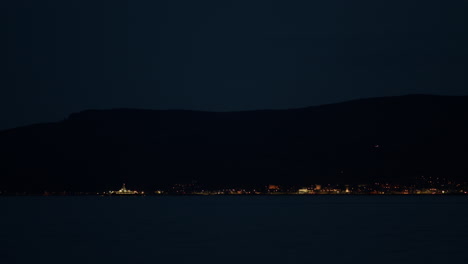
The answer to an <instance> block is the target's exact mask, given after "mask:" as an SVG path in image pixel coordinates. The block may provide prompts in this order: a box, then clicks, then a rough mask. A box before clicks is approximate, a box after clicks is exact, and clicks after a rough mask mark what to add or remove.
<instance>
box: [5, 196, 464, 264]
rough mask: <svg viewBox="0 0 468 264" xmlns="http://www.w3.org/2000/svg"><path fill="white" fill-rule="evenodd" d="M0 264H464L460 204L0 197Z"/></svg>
mask: <svg viewBox="0 0 468 264" xmlns="http://www.w3.org/2000/svg"><path fill="white" fill-rule="evenodd" d="M0 208H1V213H0V214H1V218H0V225H1V229H0V263H5V264H9V263H468V197H460V196H459V197H455V196H209V197H197V196H192V197H167V196H166V197H0Z"/></svg>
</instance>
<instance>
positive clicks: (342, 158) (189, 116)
mask: <svg viewBox="0 0 468 264" xmlns="http://www.w3.org/2000/svg"><path fill="white" fill-rule="evenodd" d="M467 132H468V96H460V97H451V96H431V95H408V96H399V97H384V98H370V99H360V100H354V101H349V102H344V103H338V104H329V105H322V106H316V107H308V108H299V109H290V110H259V111H243V112H201V111H183V110H138V109H113V110H87V111H83V112H80V113H75V114H72V115H70V116H69V118H67V119H66V120H63V121H61V122H57V123H48V124H38V125H32V126H27V127H20V128H16V129H10V130H6V131H2V132H0V146H1V148H0V159H1V161H0V190H4V191H25V192H42V191H44V190H48V191H63V190H66V191H102V190H107V189H109V188H116V187H118V186H119V185H120V184H121V183H122V182H127V183H128V184H130V185H131V186H134V187H135V188H142V189H147V190H153V189H155V188H157V187H161V186H165V185H170V184H174V183H184V182H191V181H193V180H196V181H198V182H200V183H203V184H205V185H212V186H223V185H250V186H252V185H264V184H268V183H278V184H313V183H369V182H373V181H376V180H378V181H390V182H407V181H411V180H412V179H414V178H415V177H418V176H422V175H424V176H435V177H446V178H450V179H454V180H459V181H465V180H468V165H467V164H468V163H467V162H466V161H467V160H468V159H467V158H468V138H467V135H468V133H467Z"/></svg>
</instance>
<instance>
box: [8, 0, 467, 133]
mask: <svg viewBox="0 0 468 264" xmlns="http://www.w3.org/2000/svg"><path fill="white" fill-rule="evenodd" d="M467 11H468V1H462V0H459V1H447V0H437V1H436V0H424V1H420V0H417V1H411V0H366V1H359V0H357V1H350V0H326V1H294V0H288V1H279V0H275V1H266V0H262V1H254V0H236V1H230V0H222V1H220V0H213V1H204V0H199V1H194V0H171V1H160V0H154V1H150V0H147V1H138V0H131V1H130V0H128V1H121V0H112V1H109V0H105V1H97V0H52V1H51V0H42V1H37V0H28V1H26V0H2V1H1V3H0V12H1V15H0V16H1V23H0V29H1V33H2V41H1V44H0V48H1V52H0V54H1V57H0V67H1V69H0V70H1V75H2V76H0V77H1V78H0V87H1V90H0V129H4V128H10V127H15V126H19V125H26V124H31V123H36V122H44V121H58V120H61V119H64V118H65V117H66V116H67V115H68V114H70V113H72V112H77V111H81V110H84V109H90V108H98V109H102V108H120V107H130V108H150V109H174V108H177V109H196V110H215V111H232V110H249V109H267V108H268V109H272V108H274V109H283V108H293V107H303V106H310V105H317V104H324V103H334V102H339V101H345V100H350V99H356V98H362V97H374V96H390V95H402V94H412V93H429V94H446V95H467V94H468V82H467V78H468V77H467V70H468V34H467V31H468V21H467V20H468V16H467V15H466V13H467Z"/></svg>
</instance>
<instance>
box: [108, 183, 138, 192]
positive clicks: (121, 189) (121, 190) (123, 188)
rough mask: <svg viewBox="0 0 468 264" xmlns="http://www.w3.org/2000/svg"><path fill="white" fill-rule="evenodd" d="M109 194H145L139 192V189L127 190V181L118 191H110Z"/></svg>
mask: <svg viewBox="0 0 468 264" xmlns="http://www.w3.org/2000/svg"><path fill="white" fill-rule="evenodd" d="M109 194H111V195H139V194H143V192H138V191H132V190H127V188H126V187H125V183H124V184H123V185H122V188H120V190H118V191H109Z"/></svg>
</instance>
